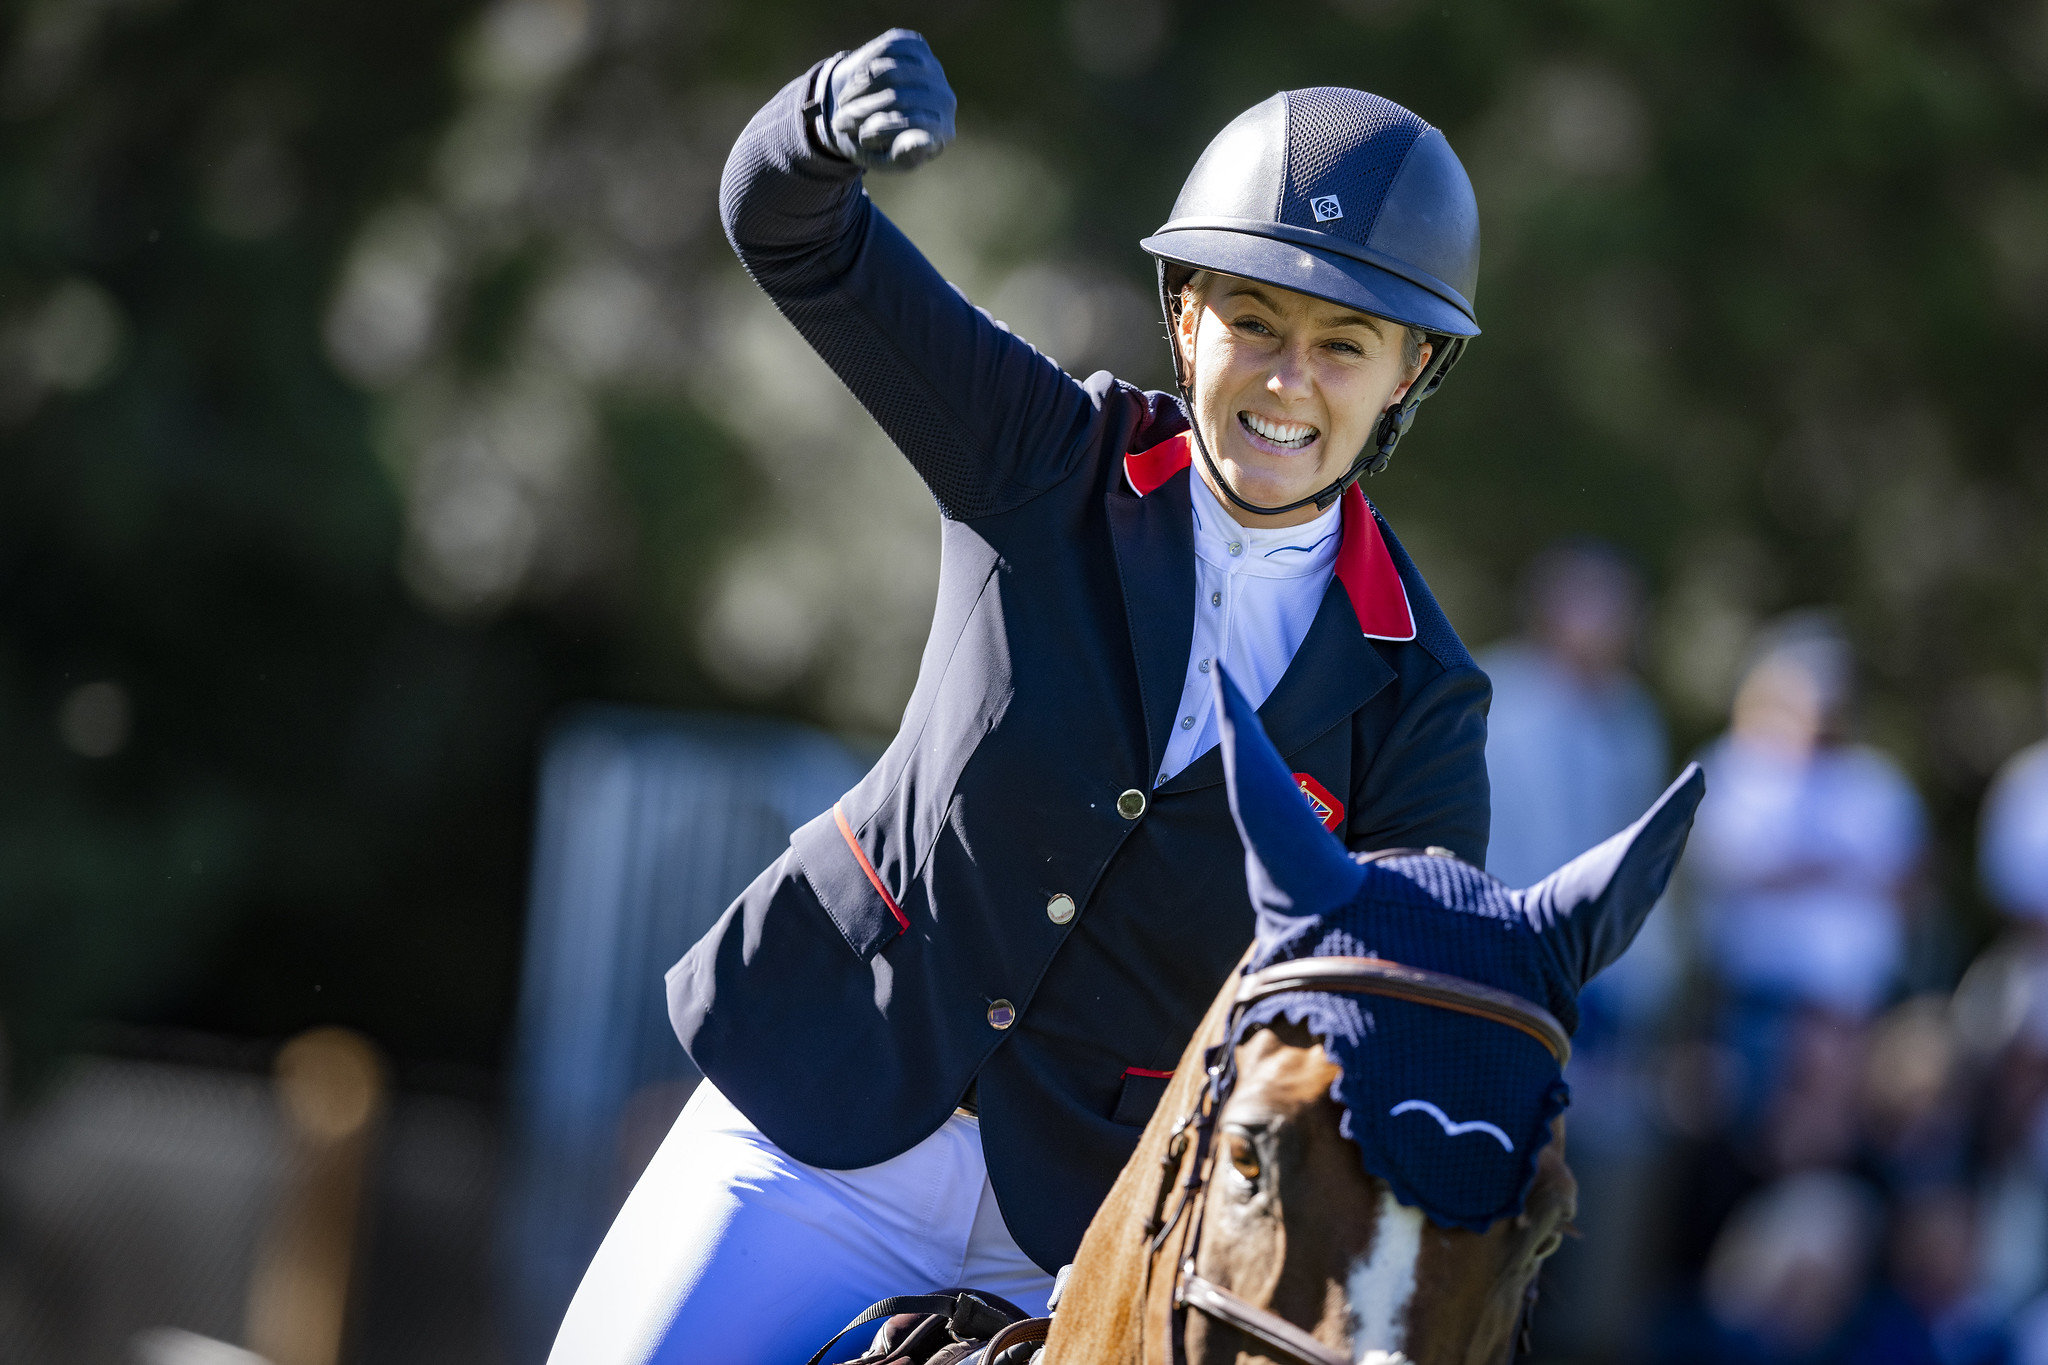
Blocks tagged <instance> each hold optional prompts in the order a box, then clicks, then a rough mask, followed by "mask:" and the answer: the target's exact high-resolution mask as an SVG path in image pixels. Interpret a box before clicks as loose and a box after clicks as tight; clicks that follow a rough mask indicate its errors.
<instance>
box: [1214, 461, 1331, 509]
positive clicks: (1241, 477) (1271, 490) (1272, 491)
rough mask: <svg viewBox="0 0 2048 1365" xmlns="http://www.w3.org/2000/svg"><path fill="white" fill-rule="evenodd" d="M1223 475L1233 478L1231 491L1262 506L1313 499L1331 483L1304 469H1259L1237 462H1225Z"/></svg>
mask: <svg viewBox="0 0 2048 1365" xmlns="http://www.w3.org/2000/svg"><path fill="white" fill-rule="evenodd" d="M1223 472H1224V474H1226V475H1227V476H1228V477H1229V479H1230V487H1231V491H1233V492H1235V493H1236V494H1237V496H1239V497H1240V498H1243V499H1244V500H1245V501H1246V502H1250V503H1256V504H1257V505H1259V506H1260V507H1285V506H1287V504H1289V503H1291V502H1300V501H1301V500H1302V499H1303V498H1309V497H1314V496H1315V495H1316V494H1317V493H1320V492H1322V490H1323V485H1324V484H1326V483H1328V482H1329V480H1327V479H1324V480H1321V481H1317V479H1316V477H1315V475H1314V473H1312V472H1309V471H1305V470H1300V469H1288V470H1271V469H1260V468H1258V467H1257V466H1249V467H1248V466H1246V465H1242V464H1239V463H1238V462H1236V461H1235V460H1231V461H1227V462H1225V464H1224V466H1223Z"/></svg>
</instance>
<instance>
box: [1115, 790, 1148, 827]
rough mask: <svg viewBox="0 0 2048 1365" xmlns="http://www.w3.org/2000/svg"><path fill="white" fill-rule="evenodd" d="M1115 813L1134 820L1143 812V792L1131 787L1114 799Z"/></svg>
mask: <svg viewBox="0 0 2048 1365" xmlns="http://www.w3.org/2000/svg"><path fill="white" fill-rule="evenodd" d="M1116 813H1117V814H1118V815H1121V816H1123V818H1124V819H1126V820H1135V819H1137V818H1138V817H1139V816H1141V815H1143V814H1144V813H1145V793H1143V792H1141V791H1139V790H1138V789H1137V788H1136V787H1133V788H1131V789H1130V790H1129V791H1127V792H1125V793H1124V794H1123V795H1122V796H1119V797H1118V798H1117V799H1116Z"/></svg>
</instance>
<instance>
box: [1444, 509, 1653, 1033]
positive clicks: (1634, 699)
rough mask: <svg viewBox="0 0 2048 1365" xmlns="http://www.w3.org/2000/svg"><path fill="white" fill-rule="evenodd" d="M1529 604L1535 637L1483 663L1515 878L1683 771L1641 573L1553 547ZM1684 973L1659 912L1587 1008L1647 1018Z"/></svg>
mask: <svg viewBox="0 0 2048 1365" xmlns="http://www.w3.org/2000/svg"><path fill="white" fill-rule="evenodd" d="M1524 610H1525V612H1526V616H1527V628H1526V634H1525V635H1524V637H1523V638H1520V639H1516V640H1511V641H1509V642H1508V643H1506V644H1502V645H1498V646H1496V647H1495V648H1493V649H1491V650H1488V651H1487V652H1486V653H1484V654H1482V655H1481V656H1480V659H1479V665H1480V667H1481V668H1483V669H1485V670H1486V673H1487V676H1488V677H1490V678H1491V679H1492V680H1493V709H1492V711H1491V712H1490V713H1489V715H1488V719H1487V733H1486V772H1487V776H1488V778H1489V779H1490V781H1491V783H1492V787H1493V827H1492V836H1491V842H1490V843H1489V844H1488V847H1487V855H1486V865H1487V870H1488V871H1490V872H1492V873H1493V874H1494V875H1495V876H1497V877H1499V878H1501V879H1502V880H1503V881H1505V882H1507V883H1508V884H1509V885H1510V886H1526V885H1528V884H1529V883H1530V882H1532V881H1534V880H1536V879H1538V878H1540V877H1543V876H1544V875H1546V872H1545V869H1548V868H1553V867H1559V866H1561V865H1563V863H1565V862H1566V861H1568V860H1569V859H1570V858H1572V857H1573V856H1575V855H1574V852H1573V850H1576V849H1585V848H1591V847H1592V846H1593V845H1594V844H1597V843H1599V842H1600V841H1601V840H1603V839H1605V838H1607V837H1608V836H1610V835H1612V834H1614V833H1615V832H1617V831H1618V830H1620V829H1622V828H1624V827H1625V826H1626V825H1627V824H1628V823H1629V822H1630V821H1631V820H1633V819H1635V818H1636V815H1637V813H1638V812H1640V811H1641V810H1642V809H1643V807H1644V806H1645V805H1647V804H1648V803H1649V802H1650V801H1652V800H1654V799H1655V798H1656V795H1657V793H1658V792H1659V791H1661V790H1662V789H1663V787H1664V783H1665V781H1666V779H1667V778H1668V777H1669V776H1670V773H1669V771H1668V769H1669V767H1670V755H1669V749H1668V745H1667V741H1666V738H1665V731H1664V720H1663V717H1662V716H1661V715H1660V714H1659V713H1658V710H1657V704H1656V702H1654V701H1653V700H1651V698H1650V694H1649V692H1648V690H1647V689H1645V688H1644V687H1643V685H1642V683H1641V682H1639V681H1638V680H1637V678H1636V676H1635V675H1634V673H1633V672H1631V670H1630V667H1629V661H1630V657H1631V655H1632V654H1633V653H1634V650H1635V644H1636V637H1637V635H1638V633H1639V631H1640V627H1641V618H1642V613H1643V587H1642V583H1641V581H1640V579H1639V577H1638V576H1637V574H1636V572H1635V570H1634V568H1633V567H1632V566H1630V565H1629V563H1628V562H1627V561H1626V560H1624V559H1623V558H1622V557H1621V556H1620V555H1619V554H1618V553H1616V552H1615V551H1614V550H1612V549H1610V548H1608V547H1607V546H1604V545H1600V544H1597V543H1593V542H1570V543H1566V544H1563V545H1558V546H1553V547H1552V548H1550V549H1548V550H1546V551H1544V552H1543V553H1542V554H1541V555H1539V556H1537V558H1536V560H1535V561H1534V562H1533V563H1532V564H1531V565H1530V568H1529V573H1528V578H1527V587H1526V590H1525V594H1524ZM1517 878H1519V879H1520V880H1517ZM1676 974H1677V954H1676V951H1675V944H1674V935H1673V934H1672V932H1671V930H1670V927H1669V924H1668V922H1667V921H1666V918H1665V916H1663V915H1652V916H1651V917H1650V919H1649V920H1648V921H1647V922H1646V923H1645V924H1644V926H1643V932H1642V933H1641V935H1639V936H1638V938H1637V940H1636V943H1635V944H1634V946H1632V947H1631V948H1630V949H1629V951H1628V953H1627V954H1626V955H1625V956H1624V957H1623V958H1622V959H1621V960H1620V961H1619V962H1617V963H1616V964H1615V965H1614V966H1613V967H1611V968H1610V969H1608V970H1607V971H1606V972H1603V973H1602V974H1601V975H1600V977H1599V978H1598V980H1596V981H1594V982H1593V983H1592V984H1591V985H1590V986H1588V988H1587V991H1586V995H1585V997H1584V998H1583V1000H1582V1003H1583V1004H1584V1005H1585V1006H1586V1007H1587V1009H1588V1012H1589V1014H1590V1015H1591V1016H1592V1018H1593V1020H1594V1021H1596V1023H1597V1022H1608V1023H1612V1024H1614V1025H1618V1026H1622V1027H1628V1026H1633V1025H1637V1024H1640V1023H1642V1022H1644V1021H1646V1020H1647V1019H1648V1018H1650V1017H1651V1016H1653V1015H1654V1014H1655V1013H1656V1012H1657V1011H1658V1010H1659V1009H1660V1008H1661V1006H1662V1004H1663V1002H1664V999H1665V997H1666V996H1667V995H1668V993H1669V990H1670V987H1671V985H1672V983H1673V982H1674V980H1675V978H1676Z"/></svg>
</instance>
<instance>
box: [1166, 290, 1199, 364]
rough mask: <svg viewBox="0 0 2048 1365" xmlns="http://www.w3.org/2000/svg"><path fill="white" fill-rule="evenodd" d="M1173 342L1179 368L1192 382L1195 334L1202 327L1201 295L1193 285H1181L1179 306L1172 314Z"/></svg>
mask: <svg viewBox="0 0 2048 1365" xmlns="http://www.w3.org/2000/svg"><path fill="white" fill-rule="evenodd" d="M1173 322H1174V327H1173V344H1174V345H1175V346H1176V347H1177V348H1178V349H1179V354H1180V370H1181V373H1182V374H1183V375H1185V376H1187V378H1188V380H1189V382H1190V383H1192V381H1193V379H1194V375H1195V336H1196V334H1197V333H1198V332H1199V331H1200V330H1201V327H1202V296H1201V295H1200V294H1199V293H1197V292H1196V290H1195V287H1194V285H1192V284H1187V285H1183V286H1181V291H1180V307H1179V308H1177V309H1175V310H1174V315H1173Z"/></svg>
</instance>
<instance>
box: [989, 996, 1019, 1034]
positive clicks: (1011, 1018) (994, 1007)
mask: <svg viewBox="0 0 2048 1365" xmlns="http://www.w3.org/2000/svg"><path fill="white" fill-rule="evenodd" d="M1016 1022H1017V1007H1016V1006H1015V1005H1013V1004H1011V1003H1010V1002H1009V1001H1007V1000H994V1001H991V1002H989V1007H988V1026H989V1027H990V1028H992V1029H994V1030H996V1031H997V1032H998V1033H1000V1032H1001V1031H1002V1030H1004V1029H1006V1028H1008V1027H1009V1026H1010V1025H1012V1024H1014V1023H1016Z"/></svg>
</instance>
